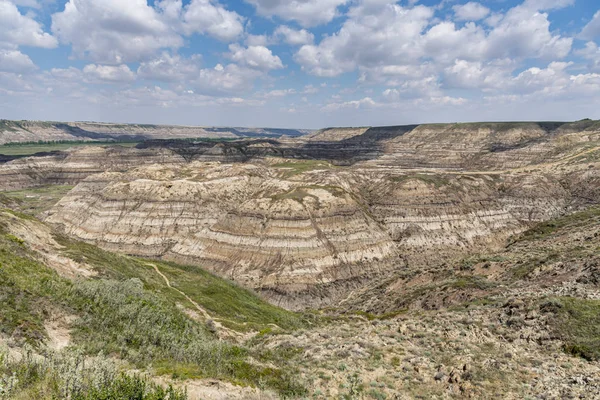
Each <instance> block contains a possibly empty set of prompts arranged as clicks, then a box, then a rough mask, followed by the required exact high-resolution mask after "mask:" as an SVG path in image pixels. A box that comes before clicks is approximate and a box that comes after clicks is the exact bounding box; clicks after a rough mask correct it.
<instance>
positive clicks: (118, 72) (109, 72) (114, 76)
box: [83, 64, 135, 83]
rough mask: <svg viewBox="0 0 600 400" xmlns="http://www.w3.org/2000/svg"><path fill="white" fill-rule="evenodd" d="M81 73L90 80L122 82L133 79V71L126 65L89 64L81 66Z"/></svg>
mask: <svg viewBox="0 0 600 400" xmlns="http://www.w3.org/2000/svg"><path fill="white" fill-rule="evenodd" d="M83 73H84V74H85V76H86V78H88V79H89V80H90V81H92V82H95V81H98V82H110V83H123V82H131V81H134V80H135V73H134V72H133V71H131V70H130V69H129V67H128V66H127V65H118V66H114V65H96V64H89V65H86V66H85V67H84V68H83Z"/></svg>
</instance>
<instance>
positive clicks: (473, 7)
mask: <svg viewBox="0 0 600 400" xmlns="http://www.w3.org/2000/svg"><path fill="white" fill-rule="evenodd" d="M452 9H453V10H454V14H455V15H456V19H457V20H458V21H479V20H480V19H483V18H485V17H487V16H488V15H489V13H490V9H489V8H487V7H486V6H484V5H482V4H480V3H476V2H473V1H471V2H468V3H467V4H457V5H455V6H453V7H452Z"/></svg>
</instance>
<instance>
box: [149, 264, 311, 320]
mask: <svg viewBox="0 0 600 400" xmlns="http://www.w3.org/2000/svg"><path fill="white" fill-rule="evenodd" d="M156 265H157V266H158V267H159V268H160V271H161V272H162V273H163V274H164V275H165V276H167V278H169V280H170V282H171V285H172V286H173V287H175V288H177V289H179V290H181V291H183V292H184V293H186V294H187V295H188V296H189V297H191V298H192V299H193V300H194V301H195V302H197V303H199V304H201V305H202V307H204V308H205V309H206V310H207V311H208V312H209V313H210V314H211V315H212V316H215V317H216V318H217V319H218V320H219V322H221V323H223V325H225V326H228V327H230V328H232V329H235V330H238V331H240V330H241V331H246V330H255V331H260V330H263V329H265V328H268V327H269V326H271V325H276V326H277V327H279V328H281V329H282V330H295V329H298V328H301V327H304V326H306V322H305V320H304V318H303V317H302V316H301V315H300V314H297V313H293V312H290V311H287V310H284V309H282V308H279V307H276V306H273V305H272V304H270V303H268V302H266V301H264V300H262V299H261V298H260V297H259V296H257V295H256V294H255V293H253V292H251V291H250V290H247V289H244V288H242V287H240V286H239V285H237V284H236V283H234V282H231V281H227V280H224V279H222V278H219V277H217V276H215V275H213V274H211V273H209V272H207V271H205V270H203V269H201V268H198V267H194V266H189V265H188V266H185V265H179V264H175V263H167V262H162V263H157V264H156Z"/></svg>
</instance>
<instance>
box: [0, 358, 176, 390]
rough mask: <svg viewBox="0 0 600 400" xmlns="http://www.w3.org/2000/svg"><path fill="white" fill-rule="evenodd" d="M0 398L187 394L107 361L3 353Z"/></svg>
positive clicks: (0, 361)
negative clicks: (20, 356) (14, 355)
mask: <svg viewBox="0 0 600 400" xmlns="http://www.w3.org/2000/svg"><path fill="white" fill-rule="evenodd" d="M0 398H11V399H16V400H26V399H38V400H54V399H71V400H98V399H111V400H131V399H139V400H185V399H187V395H186V393H185V391H181V390H177V389H174V388H173V387H172V386H169V387H168V388H166V389H164V388H162V387H160V386H158V385H157V384H155V383H152V382H151V381H150V380H149V379H148V378H146V377H142V376H140V375H133V376H131V375H126V374H124V373H121V372H119V371H118V369H117V368H116V367H115V365H114V364H113V363H111V362H109V361H107V360H103V359H100V360H93V361H91V360H85V361H84V358H83V357H81V356H79V355H76V354H66V355H58V354H50V355H48V356H46V357H42V358H40V357H33V356H32V354H31V353H30V352H27V353H26V354H25V356H24V357H23V358H21V359H20V360H18V361H16V360H11V359H9V358H8V356H7V354H6V353H3V352H1V351H0Z"/></svg>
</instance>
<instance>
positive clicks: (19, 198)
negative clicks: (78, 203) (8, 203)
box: [4, 185, 73, 215]
mask: <svg viewBox="0 0 600 400" xmlns="http://www.w3.org/2000/svg"><path fill="white" fill-rule="evenodd" d="M71 189H73V186H68V185H63V186H59V185H51V186H44V187H39V188H32V189H24V190H15V191H10V192H4V196H6V198H7V199H9V200H10V199H12V200H13V201H14V202H16V203H18V204H19V205H20V207H19V208H20V209H21V210H23V211H25V212H27V213H30V214H33V215H37V214H39V213H42V212H44V211H48V210H50V209H51V208H52V207H53V206H54V205H55V204H56V203H58V201H59V200H60V199H62V198H63V197H64V196H65V195H66V194H67V193H69V192H70V191H71Z"/></svg>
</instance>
